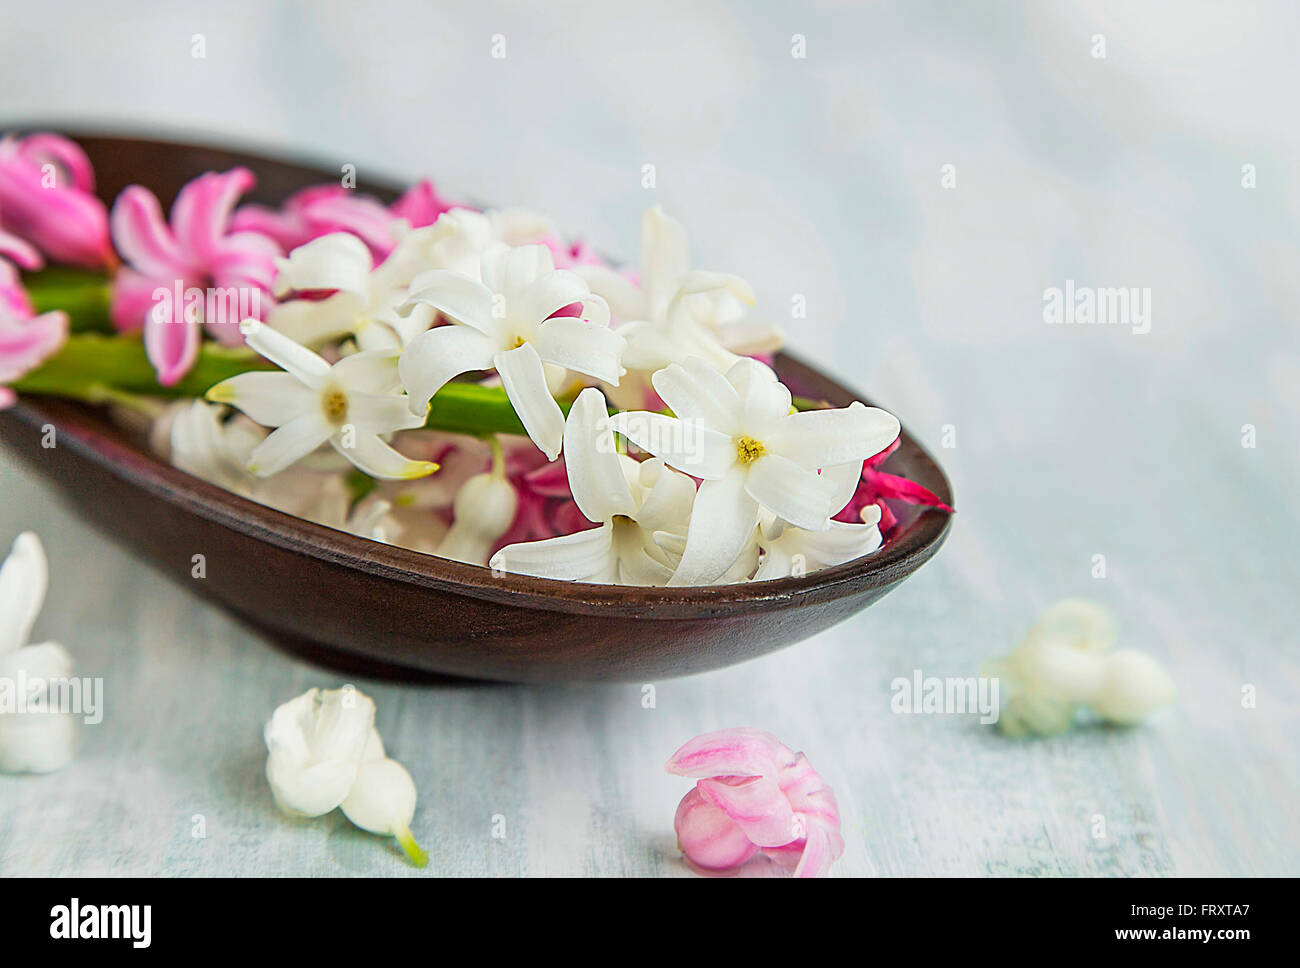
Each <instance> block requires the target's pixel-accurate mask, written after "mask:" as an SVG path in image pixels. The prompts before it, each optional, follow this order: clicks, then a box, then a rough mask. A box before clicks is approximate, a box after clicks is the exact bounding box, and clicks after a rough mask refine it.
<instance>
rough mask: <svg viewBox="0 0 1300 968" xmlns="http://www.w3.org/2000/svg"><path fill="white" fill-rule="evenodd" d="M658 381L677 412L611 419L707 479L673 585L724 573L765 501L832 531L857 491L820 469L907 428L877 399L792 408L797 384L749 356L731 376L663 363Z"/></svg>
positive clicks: (792, 518) (863, 453) (696, 364)
mask: <svg viewBox="0 0 1300 968" xmlns="http://www.w3.org/2000/svg"><path fill="white" fill-rule="evenodd" d="M653 383H654V388H655V390H656V392H658V394H659V396H660V397H661V398H662V399H663V401H664V402H665V403H666V404H667V405H668V406H669V408H671V410H672V411H673V413H674V414H675V416H672V417H668V416H665V415H663V414H659V413H653V412H649V411H634V412H625V413H620V414H616V415H615V416H613V417H611V418H610V423H611V426H612V427H613V429H614V430H615V431H617V432H618V433H621V434H623V435H624V436H626V437H627V438H628V439H629V440H630V441H632V442H633V443H634V444H636V445H637V446H638V447H640V448H642V449H643V450H646V451H649V452H650V453H651V454H653V455H654V456H656V457H660V458H662V459H663V460H664V462H665V463H667V464H670V465H671V466H673V467H676V468H677V469H678V470H681V471H683V472H685V473H687V474H690V475H691V476H692V477H698V478H701V479H702V480H703V483H702V484H701V485H700V488H699V493H698V494H697V495H696V498H695V507H694V510H693V512H692V514H691V525H690V530H689V531H688V532H687V538H686V546H685V550H684V552H683V554H682V560H681V563H680V564H679V565H678V567H677V571H676V573H675V574H674V575H673V579H672V582H671V584H673V585H696V584H707V583H709V582H712V581H715V580H716V579H718V578H719V577H720V576H721V575H723V574H724V573H725V572H726V571H727V569H728V568H730V567H731V566H732V564H733V563H734V562H735V561H736V558H737V556H738V555H739V554H740V553H741V551H742V550H743V549H744V548H745V546H746V544H747V543H748V542H749V541H750V540H751V539H752V536H753V532H754V528H755V525H756V524H757V521H758V512H759V509H760V508H763V509H766V510H767V511H769V512H771V513H772V514H774V515H776V516H777V517H780V518H782V519H784V520H785V521H787V522H788V523H790V524H792V525H794V526H795V527H797V528H803V529H805V530H809V531H826V530H828V529H829V528H830V518H831V515H833V514H835V513H836V512H837V511H839V510H840V509H841V508H842V507H843V506H844V504H845V503H847V501H848V495H849V494H850V493H851V492H847V489H846V488H845V486H844V480H843V478H845V477H847V475H840V474H830V473H828V474H819V473H818V471H819V469H822V468H826V469H831V468H840V467H842V466H844V465H847V466H850V467H852V466H853V465H855V464H856V465H857V466H858V467H859V468H860V467H861V462H862V461H863V460H865V459H866V458H868V457H871V456H872V455H874V454H877V453H879V452H880V451H882V450H884V448H885V447H887V446H888V445H889V444H890V443H891V442H892V441H893V440H894V438H895V437H897V436H898V433H899V424H898V420H897V419H896V418H895V417H894V416H892V415H891V414H888V413H886V412H885V411H883V410H879V409H877V408H875V407H862V406H857V407H846V408H843V409H839V410H807V411H804V412H802V413H791V412H790V410H791V407H790V404H791V397H790V391H789V390H787V389H786V387H785V386H784V385H783V384H781V383H780V382H779V381H778V380H777V378H776V374H775V373H773V372H772V370H771V369H770V368H769V367H766V366H764V365H763V364H762V363H759V362H758V361H757V360H751V359H742V360H741V361H740V362H738V363H736V364H735V366H733V367H732V368H731V369H730V370H728V371H727V373H726V375H725V376H724V375H723V374H721V373H718V372H717V371H716V370H714V369H713V368H712V367H710V366H709V365H708V364H707V363H705V362H704V361H702V360H698V359H689V360H687V361H686V362H685V363H684V364H673V365H671V366H668V367H665V368H664V369H662V370H660V371H658V372H657V373H655V375H654V378H653ZM841 498H842V500H841ZM837 503H838V506H837Z"/></svg>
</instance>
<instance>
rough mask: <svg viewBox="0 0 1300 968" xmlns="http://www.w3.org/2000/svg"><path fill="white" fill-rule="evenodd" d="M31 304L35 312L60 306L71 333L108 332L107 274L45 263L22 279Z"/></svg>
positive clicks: (109, 327)
mask: <svg viewBox="0 0 1300 968" xmlns="http://www.w3.org/2000/svg"><path fill="white" fill-rule="evenodd" d="M23 285H24V286H25V287H26V289H27V294H28V295H29V296H30V297H31V300H32V306H33V307H34V308H35V309H36V312H37V313H38V314H39V313H48V312H53V311H54V310H56V309H60V310H62V311H63V312H65V313H67V314H68V318H69V320H70V321H71V324H72V331H73V332H74V333H111V332H113V324H112V322H111V321H110V320H109V315H108V307H109V300H110V286H109V280H108V277H106V276H104V275H101V274H100V273H97V272H90V271H87V270H85V269H73V268H71V267H70V266H49V267H47V268H45V269H42V270H40V271H39V272H33V273H30V274H29V275H27V276H25V277H24V278H23Z"/></svg>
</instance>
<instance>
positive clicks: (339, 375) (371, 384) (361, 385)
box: [330, 349, 402, 393]
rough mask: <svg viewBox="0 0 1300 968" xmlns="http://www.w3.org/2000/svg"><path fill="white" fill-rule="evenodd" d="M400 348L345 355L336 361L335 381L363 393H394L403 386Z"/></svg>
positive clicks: (333, 379)
mask: <svg viewBox="0 0 1300 968" xmlns="http://www.w3.org/2000/svg"><path fill="white" fill-rule="evenodd" d="M400 355H401V354H400V353H399V351H397V350H395V349H376V350H363V351H362V352H360V353H353V354H352V355H351V356H345V357H343V359H341V360H339V361H338V362H337V363H335V364H334V367H333V369H332V371H331V373H330V378H331V380H332V381H333V382H334V383H336V384H338V385H339V386H341V387H343V388H344V389H347V390H355V391H359V392H361V393H392V392H393V391H395V390H397V389H398V388H399V387H400V386H401V385H402V381H401V377H400V376H399V375H398V373H397V360H398V358H399V357H400Z"/></svg>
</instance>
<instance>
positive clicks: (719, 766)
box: [664, 727, 794, 777]
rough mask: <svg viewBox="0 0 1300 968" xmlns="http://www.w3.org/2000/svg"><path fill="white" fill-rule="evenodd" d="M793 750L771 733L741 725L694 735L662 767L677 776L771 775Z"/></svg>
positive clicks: (787, 758) (787, 759)
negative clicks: (740, 726) (737, 727)
mask: <svg viewBox="0 0 1300 968" xmlns="http://www.w3.org/2000/svg"><path fill="white" fill-rule="evenodd" d="M793 756H794V754H793V752H792V751H791V750H790V749H789V748H788V747H786V746H783V745H781V743H780V741H778V740H777V738H776V737H775V736H773V735H772V734H771V733H768V732H765V731H763V730H761V729H752V728H750V727H742V728H739V729H720V730H718V731H716V732H713V733H705V734H704V735H703V736H697V737H695V739H693V740H691V741H690V742H689V743H687V744H686V745H684V746H683V747H682V748H681V749H679V750H678V751H677V752H676V753H674V754H673V755H672V757H671V758H670V759H669V760H668V762H667V764H666V765H665V766H664V769H666V770H667V771H668V772H669V773H675V774H677V775H678V776H690V777H700V776H762V775H768V776H773V775H775V774H776V772H777V771H778V769H779V768H780V765H781V762H782V761H783V760H784V761H786V762H788V761H789V760H790V759H793Z"/></svg>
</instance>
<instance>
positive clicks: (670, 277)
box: [641, 205, 689, 318]
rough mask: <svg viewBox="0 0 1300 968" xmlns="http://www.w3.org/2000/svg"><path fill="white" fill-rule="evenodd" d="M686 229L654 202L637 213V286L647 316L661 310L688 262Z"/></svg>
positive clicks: (653, 315) (671, 296)
mask: <svg viewBox="0 0 1300 968" xmlns="http://www.w3.org/2000/svg"><path fill="white" fill-rule="evenodd" d="M688 257H689V252H688V246H687V239H686V229H685V228H683V227H682V223H681V222H679V221H677V220H676V219H675V218H670V217H669V216H667V215H665V214H664V211H663V209H662V208H660V207H659V206H658V205H655V206H654V207H652V208H649V209H647V210H646V213H645V215H643V216H642V217H641V288H642V289H643V290H645V293H646V297H647V299H648V300H649V304H650V315H651V318H656V317H659V316H661V315H662V314H663V311H664V308H665V307H666V306H667V305H668V302H669V300H671V299H672V298H673V296H674V295H675V294H676V292H677V287H678V284H679V282H680V281H681V278H682V276H684V275H685V274H686V270H687V266H688Z"/></svg>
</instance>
